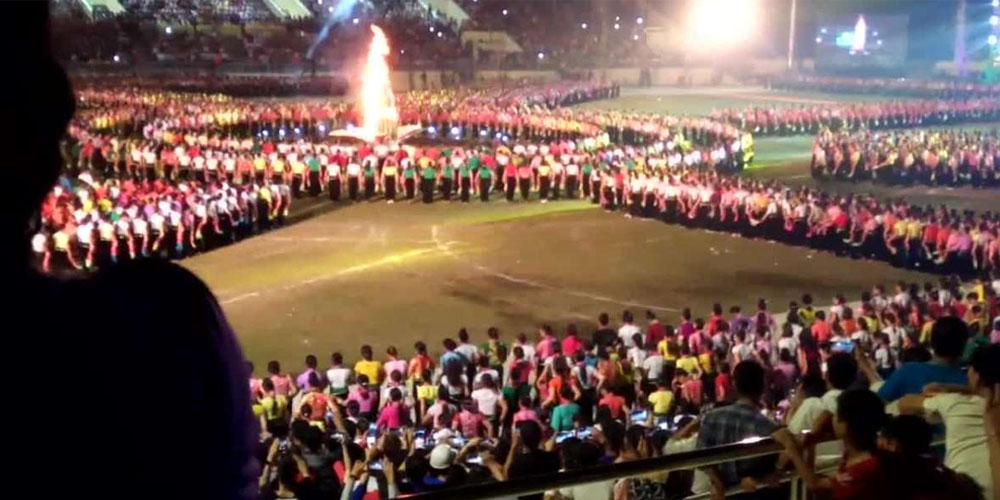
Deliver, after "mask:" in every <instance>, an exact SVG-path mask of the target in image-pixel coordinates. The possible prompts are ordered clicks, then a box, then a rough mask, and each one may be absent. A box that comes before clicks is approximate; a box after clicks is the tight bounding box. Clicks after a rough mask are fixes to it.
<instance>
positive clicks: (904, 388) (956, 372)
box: [878, 362, 969, 403]
mask: <svg viewBox="0 0 1000 500" xmlns="http://www.w3.org/2000/svg"><path fill="white" fill-rule="evenodd" d="M931 382H937V383H941V384H956V385H968V384H969V377H968V376H966V374H965V371H963V370H962V369H961V368H959V367H957V366H948V365H942V364H939V363H933V362H928V363H906V364H904V365H903V366H901V367H899V369H898V370H896V371H895V372H893V373H892V375H890V376H889V378H888V379H887V380H886V381H885V383H884V384H882V387H880V388H879V390H878V395H879V396H881V397H882V399H884V400H886V401H887V402H889V403H891V402H893V401H895V400H897V399H899V398H901V397H903V396H905V395H907V394H920V393H922V392H924V386H925V385H927V384H929V383H931Z"/></svg>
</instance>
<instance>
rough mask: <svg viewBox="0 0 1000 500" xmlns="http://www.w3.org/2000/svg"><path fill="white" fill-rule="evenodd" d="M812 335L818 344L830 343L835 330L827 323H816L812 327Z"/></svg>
mask: <svg viewBox="0 0 1000 500" xmlns="http://www.w3.org/2000/svg"><path fill="white" fill-rule="evenodd" d="M812 334H813V337H814V338H815V339H816V342H819V343H823V342H829V341H830V339H831V338H832V337H833V328H832V327H830V324H829V323H827V322H826V321H816V322H815V323H813V326H812Z"/></svg>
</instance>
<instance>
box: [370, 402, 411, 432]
mask: <svg viewBox="0 0 1000 500" xmlns="http://www.w3.org/2000/svg"><path fill="white" fill-rule="evenodd" d="M407 411H409V410H408V409H407V408H406V406H405V405H403V404H402V403H389V404H387V405H385V407H383V408H382V412H381V413H379V415H378V421H377V422H375V426H376V427H378V428H380V429H381V428H389V429H398V428H400V427H402V426H403V418H402V416H403V412H407Z"/></svg>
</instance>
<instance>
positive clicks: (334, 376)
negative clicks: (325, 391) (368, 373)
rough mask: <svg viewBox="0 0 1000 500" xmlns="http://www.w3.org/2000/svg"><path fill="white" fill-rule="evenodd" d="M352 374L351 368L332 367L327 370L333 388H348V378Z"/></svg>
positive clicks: (327, 376)
mask: <svg viewBox="0 0 1000 500" xmlns="http://www.w3.org/2000/svg"><path fill="white" fill-rule="evenodd" d="M350 375H351V369H350V368H343V367H341V368H330V369H329V370H327V371H326V379H327V380H329V381H330V388H331V389H334V390H336V389H347V378H348V377H350Z"/></svg>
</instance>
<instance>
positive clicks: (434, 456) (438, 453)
mask: <svg viewBox="0 0 1000 500" xmlns="http://www.w3.org/2000/svg"><path fill="white" fill-rule="evenodd" d="M455 455H456V453H455V450H453V449H451V446H448V445H447V444H439V445H437V446H435V447H434V449H433V450H431V455H430V460H429V462H430V465H431V467H432V468H434V469H447V468H448V467H451V463H452V462H454V461H455Z"/></svg>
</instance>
